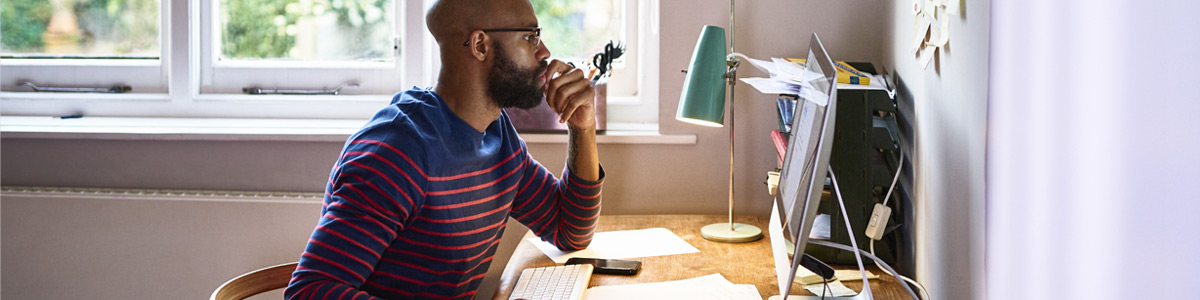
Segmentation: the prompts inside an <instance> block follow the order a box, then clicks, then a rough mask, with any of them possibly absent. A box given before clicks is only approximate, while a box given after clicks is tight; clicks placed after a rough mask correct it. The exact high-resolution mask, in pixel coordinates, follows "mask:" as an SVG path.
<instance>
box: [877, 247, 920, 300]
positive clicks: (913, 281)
mask: <svg viewBox="0 0 1200 300" xmlns="http://www.w3.org/2000/svg"><path fill="white" fill-rule="evenodd" d="M868 240H869V241H868V244H870V245H871V256H875V240H873V239H868ZM875 266H876V267H878V268H879V270H880V271H883V273H885V274H888V275H891V276H892V277H896V278H899V279H900V280H903V281H904V282H908V283H910V284H912V285H913V286H916V287H917V290H919V291H921V299H922V300H929V299H931V298H929V290H926V289H925V286H924V285H921V283H919V282H917V281H916V280H913V279H912V278H908V277H904V275H897V274H892V273H891V272H888V270H891V268H887V269H884V268H883V266H880V265H879V260H875ZM905 287H908V285H905ZM909 292H910V293H911V292H912V290H909ZM914 298H915V296H914Z"/></svg>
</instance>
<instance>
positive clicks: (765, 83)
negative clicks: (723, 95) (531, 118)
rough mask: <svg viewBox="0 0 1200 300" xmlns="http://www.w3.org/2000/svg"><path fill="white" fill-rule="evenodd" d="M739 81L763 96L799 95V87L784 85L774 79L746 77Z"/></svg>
mask: <svg viewBox="0 0 1200 300" xmlns="http://www.w3.org/2000/svg"><path fill="white" fill-rule="evenodd" d="M740 80H741V81H742V82H745V83H747V84H750V86H752V87H754V89H756V90H758V92H759V93H763V94H768V95H780V94H787V95H796V94H798V93H800V87H799V86H794V85H790V84H787V83H784V82H781V81H778V80H775V79H771V78H762V77H748V78H741V79H740Z"/></svg>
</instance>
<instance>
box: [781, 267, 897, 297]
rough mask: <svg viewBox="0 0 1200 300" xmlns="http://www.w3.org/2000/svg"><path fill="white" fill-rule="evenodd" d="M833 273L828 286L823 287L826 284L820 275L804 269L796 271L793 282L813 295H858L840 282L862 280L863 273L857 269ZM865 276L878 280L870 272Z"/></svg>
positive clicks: (877, 276)
mask: <svg viewBox="0 0 1200 300" xmlns="http://www.w3.org/2000/svg"><path fill="white" fill-rule="evenodd" d="M833 273H834V275H833V277H834V278H833V279H832V280H830V281H829V282H828V284H829V285H828V286H826V285H825V284H826V282H825V280H824V279H823V278H821V276H820V275H817V274H815V273H813V272H812V271H809V270H808V269H805V268H800V269H798V270H796V278H795V281H796V283H799V284H800V285H802V286H804V289H805V290H808V291H809V292H812V293H813V294H814V295H821V294H825V296H832V297H842V296H852V295H857V294H858V292H855V291H854V290H851V289H850V288H848V287H846V285H843V284H842V281H857V280H862V276H863V275H862V274H863V273H862V272H861V271H859V270H857V269H855V270H834V271H833ZM866 274H867V279H878V278H879V275H875V273H871V271H866Z"/></svg>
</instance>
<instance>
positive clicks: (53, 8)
mask: <svg viewBox="0 0 1200 300" xmlns="http://www.w3.org/2000/svg"><path fill="white" fill-rule="evenodd" d="M158 6H159V1H158V0H0V39H2V40H3V42H2V43H0V52H2V53H3V56H4V57H34V58H38V57H65V58H148V59H156V58H158V56H159V53H160V51H159V49H160V48H159V39H158V31H159V29H158V24H159V9H158Z"/></svg>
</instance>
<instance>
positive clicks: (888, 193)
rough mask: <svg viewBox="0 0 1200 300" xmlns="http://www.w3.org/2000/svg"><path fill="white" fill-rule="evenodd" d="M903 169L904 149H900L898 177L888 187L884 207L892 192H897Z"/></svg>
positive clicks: (897, 167)
mask: <svg viewBox="0 0 1200 300" xmlns="http://www.w3.org/2000/svg"><path fill="white" fill-rule="evenodd" d="M893 117H895V115H893ZM902 169H904V149H900V163H898V164H896V176H892V185H891V187H888V192H887V195H884V196H883V205H885V206H886V205H887V204H888V200H890V199H891V197H892V191H894V190H896V181H898V180H900V170H902Z"/></svg>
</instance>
